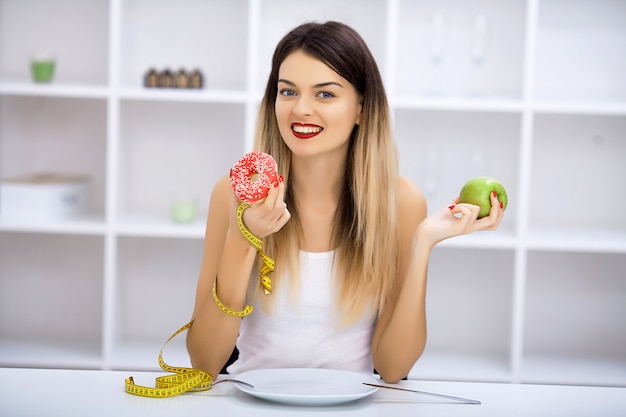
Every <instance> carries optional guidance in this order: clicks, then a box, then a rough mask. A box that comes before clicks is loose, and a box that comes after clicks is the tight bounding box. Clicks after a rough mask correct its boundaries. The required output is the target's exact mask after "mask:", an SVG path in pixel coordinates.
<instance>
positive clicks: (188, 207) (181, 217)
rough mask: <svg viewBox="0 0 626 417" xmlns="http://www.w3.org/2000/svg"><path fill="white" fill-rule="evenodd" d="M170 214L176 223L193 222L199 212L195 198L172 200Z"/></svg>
mask: <svg viewBox="0 0 626 417" xmlns="http://www.w3.org/2000/svg"><path fill="white" fill-rule="evenodd" d="M170 214H171V215H172V220H174V221H175V222H176V223H193V222H194V221H195V220H196V216H197V214H198V207H197V205H196V202H195V200H194V199H193V198H176V199H174V201H173V202H172V205H171V208H170Z"/></svg>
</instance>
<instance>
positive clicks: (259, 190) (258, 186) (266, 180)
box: [230, 152, 278, 203]
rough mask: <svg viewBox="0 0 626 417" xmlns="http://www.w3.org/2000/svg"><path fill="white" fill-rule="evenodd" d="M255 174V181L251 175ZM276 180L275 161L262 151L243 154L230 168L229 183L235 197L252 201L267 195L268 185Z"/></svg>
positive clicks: (248, 201) (247, 201) (270, 185)
mask: <svg viewBox="0 0 626 417" xmlns="http://www.w3.org/2000/svg"><path fill="white" fill-rule="evenodd" d="M254 174H257V176H258V177H257V178H256V179H255V181H252V179H251V177H252V176H253V175H254ZM276 181H278V172H277V167H276V161H274V158H272V156H271V155H269V154H266V153H263V152H249V153H247V154H245V155H244V156H243V157H242V158H241V159H240V160H239V161H237V163H236V164H235V166H234V167H233V168H232V169H231V170H230V184H231V186H232V187H233V191H234V192H235V195H237V198H239V199H240V200H241V201H245V202H246V203H254V202H255V201H258V200H261V199H262V198H265V196H267V193H268V192H269V191H270V187H272V186H273V184H274V183H275V182H276Z"/></svg>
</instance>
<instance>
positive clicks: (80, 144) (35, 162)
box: [0, 96, 107, 218]
mask: <svg viewBox="0 0 626 417" xmlns="http://www.w3.org/2000/svg"><path fill="white" fill-rule="evenodd" d="M106 118H107V104H106V101H105V100H100V99H76V98H54V97H19V96H3V97H0V178H7V177H12V176H17V175H23V174H27V173H31V172H40V171H58V172H65V173H72V174H81V175H88V176H89V196H88V200H87V209H86V213H85V216H87V217H89V216H91V217H99V218H102V217H104V194H105V190H104V189H105V165H106V161H105V158H103V157H102V155H105V154H106Z"/></svg>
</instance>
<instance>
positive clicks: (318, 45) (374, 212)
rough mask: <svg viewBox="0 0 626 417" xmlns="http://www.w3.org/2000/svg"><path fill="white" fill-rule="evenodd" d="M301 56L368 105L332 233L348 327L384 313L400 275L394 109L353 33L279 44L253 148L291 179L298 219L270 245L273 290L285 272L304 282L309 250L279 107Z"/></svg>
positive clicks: (306, 34) (291, 37)
mask: <svg viewBox="0 0 626 417" xmlns="http://www.w3.org/2000/svg"><path fill="white" fill-rule="evenodd" d="M296 51H302V52H304V53H306V54H308V55H310V56H311V57H313V58H316V59H318V60H320V61H321V62H324V63H325V64H326V65H328V66H329V67H330V68H331V69H333V70H334V71H335V72H336V73H337V74H339V75H340V76H341V77H343V78H344V79H346V80H347V81H348V82H350V83H351V84H352V85H353V86H354V87H355V89H356V91H357V92H358V94H359V95H360V97H361V99H362V103H361V104H362V113H361V117H360V122H359V125H358V126H357V125H355V126H354V129H353V131H352V134H351V137H350V141H349V145H348V155H347V161H346V172H345V175H344V178H345V183H344V186H343V193H342V196H341V199H340V201H339V205H338V207H337V212H336V214H335V218H334V224H333V228H332V230H333V231H334V232H333V233H334V234H333V236H332V245H333V249H334V250H335V258H334V267H335V276H336V279H335V281H334V282H335V290H336V296H337V297H336V300H337V307H338V308H339V311H340V312H341V314H342V319H343V320H342V322H343V323H344V324H347V323H352V322H354V321H356V320H358V319H359V318H360V317H361V316H362V314H364V313H365V312H366V311H369V312H380V311H381V310H382V307H383V306H384V305H385V303H386V302H387V301H388V299H389V297H390V295H391V292H392V290H393V287H394V283H395V281H396V278H397V275H398V248H399V241H398V239H399V238H398V236H399V233H398V225H397V221H396V211H397V208H396V207H397V195H396V189H397V182H398V158H397V151H396V147H395V143H394V141H393V137H392V134H391V126H390V124H391V123H390V114H389V105H388V103H387V97H386V94H385V88H384V85H383V81H382V77H381V75H380V71H379V70H378V66H377V64H376V61H375V60H374V57H373V56H372V54H371V52H370V50H369V48H368V47H367V45H366V43H365V42H364V40H363V39H362V38H361V36H360V35H359V34H358V33H357V32H356V31H355V30H354V29H352V28H351V27H349V26H347V25H345V24H343V23H339V22H332V21H331V22H326V23H305V24H303V25H301V26H298V27H296V28H295V29H293V30H292V31H291V32H289V33H288V34H287V35H286V36H285V37H284V38H283V39H282V40H281V41H280V42H279V43H278V45H277V47H276V50H275V51H274V55H273V58H272V68H271V72H270V75H269V78H268V81H267V86H266V89H265V95H264V97H263V101H262V102H261V107H260V112H259V120H258V124H257V131H256V135H255V141H254V148H255V150H257V151H262V152H266V153H269V154H270V155H272V156H273V157H274V159H276V162H277V164H278V170H279V172H280V173H281V174H283V175H284V178H285V184H286V193H285V200H286V203H287V207H288V208H289V211H290V213H291V219H290V220H289V221H288V222H287V224H286V225H285V226H284V227H283V228H282V229H281V230H280V231H279V232H277V233H274V234H272V235H270V236H268V237H267V238H265V242H264V247H265V250H266V252H267V253H268V255H269V256H272V257H273V258H274V259H275V260H276V270H275V272H274V273H273V275H274V276H273V277H272V279H273V281H274V283H275V284H274V285H276V284H277V283H278V285H280V284H279V283H280V282H281V281H282V278H283V276H284V275H285V272H289V273H290V275H291V277H294V276H297V273H298V271H299V270H298V259H299V250H300V248H301V246H302V245H301V241H302V227H301V223H300V219H299V216H298V210H297V206H296V204H295V198H294V192H296V190H294V189H293V188H292V187H291V186H290V182H289V176H290V168H291V151H290V149H289V148H288V147H287V145H286V144H285V142H284V141H283V139H282V137H281V134H280V132H279V128H278V123H277V120H276V112H275V107H274V106H275V103H276V96H277V93H278V72H279V69H280V66H281V64H282V63H283V61H284V60H285V59H286V58H287V56H289V55H290V54H292V53H293V52H296ZM295 281H296V283H297V280H295ZM292 282H294V280H292ZM263 298H266V297H263Z"/></svg>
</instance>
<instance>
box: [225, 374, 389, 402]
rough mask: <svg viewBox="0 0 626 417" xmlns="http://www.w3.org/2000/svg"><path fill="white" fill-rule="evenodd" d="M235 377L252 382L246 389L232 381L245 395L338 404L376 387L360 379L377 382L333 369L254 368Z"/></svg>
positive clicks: (357, 397) (360, 395)
mask: <svg viewBox="0 0 626 417" xmlns="http://www.w3.org/2000/svg"><path fill="white" fill-rule="evenodd" d="M236 378H237V379H239V380H241V381H244V382H247V383H250V384H252V385H254V388H250V387H247V386H245V385H243V384H237V383H235V386H236V387H237V388H238V389H239V390H241V391H243V392H245V393H247V394H250V395H253V396H255V397H258V398H262V399H264V400H268V401H273V402H277V403H282V404H291V405H305V406H315V405H335V404H342V403H347V402H350V401H355V400H358V399H360V398H364V397H367V396H368V395H371V394H373V393H374V392H376V391H377V390H378V388H376V387H370V386H367V385H363V383H364V382H367V383H370V384H376V383H377V382H378V381H376V380H375V379H374V378H373V377H371V376H369V375H366V374H361V373H358V372H349V371H339V370H333V369H313V368H292V369H258V370H254V371H248V372H243V373H241V374H239V375H237V376H236Z"/></svg>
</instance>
